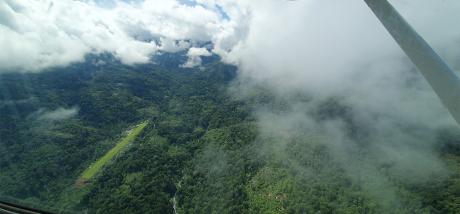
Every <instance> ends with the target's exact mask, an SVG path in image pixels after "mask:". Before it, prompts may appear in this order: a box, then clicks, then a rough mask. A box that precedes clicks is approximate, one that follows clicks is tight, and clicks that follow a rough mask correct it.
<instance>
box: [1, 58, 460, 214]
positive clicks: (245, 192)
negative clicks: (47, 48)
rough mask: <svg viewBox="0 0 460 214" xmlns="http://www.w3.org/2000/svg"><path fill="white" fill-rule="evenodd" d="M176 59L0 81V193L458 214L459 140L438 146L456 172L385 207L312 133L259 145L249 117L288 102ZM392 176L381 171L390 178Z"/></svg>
mask: <svg viewBox="0 0 460 214" xmlns="http://www.w3.org/2000/svg"><path fill="white" fill-rule="evenodd" d="M180 54H181V53H179V54H177V55H174V54H165V55H163V56H162V57H163V58H162V57H160V58H158V59H157V60H156V63H151V64H145V65H136V66H126V65H123V64H121V63H120V62H118V61H117V60H116V59H114V58H113V57H111V56H110V55H99V56H94V55H93V56H91V55H90V56H87V57H86V59H85V61H84V62H81V63H76V64H73V65H71V66H68V67H61V68H53V69H49V70H47V71H43V72H40V73H27V74H19V73H10V74H1V75H0V121H1V123H0V137H1V138H0V181H1V182H0V195H2V196H12V197H16V198H19V199H25V200H26V201H27V202H29V203H32V204H34V203H35V204H44V205H46V206H49V207H51V209H55V210H57V211H59V210H60V209H63V210H75V211H76V212H79V211H82V212H85V211H87V212H89V213H174V212H176V213H315V212H325V213H389V212H394V213H456V211H458V210H459V209H460V188H459V187H460V168H459V167H458V166H459V163H460V154H459V152H458V151H459V147H458V142H459V141H458V139H459V138H458V136H459V135H458V133H457V132H456V130H440V131H439V137H438V138H439V139H438V140H439V141H442V142H443V143H442V144H441V143H440V145H443V146H442V147H440V148H436V149H438V150H439V151H440V153H441V154H443V160H444V161H445V162H446V164H447V165H448V166H449V167H450V169H451V173H450V175H449V176H448V177H447V178H444V177H439V178H435V179H432V180H429V181H428V182H426V183H421V184H411V183H404V182H401V181H399V180H398V179H397V178H395V177H391V176H388V177H385V178H383V179H388V182H391V183H392V184H393V186H395V190H394V191H395V192H397V193H398V196H399V197H398V198H397V201H395V200H394V199H393V198H392V199H388V201H385V200H386V199H387V198H385V197H384V196H382V197H380V198H379V197H376V196H375V195H373V193H370V192H369V191H368V189H366V188H365V187H363V185H362V184H361V183H359V182H356V181H355V180H353V179H351V178H350V175H349V174H347V173H346V172H345V170H344V169H343V166H341V165H340V163H337V162H336V161H335V160H334V159H333V158H331V155H332V154H331V153H329V150H328V149H329V148H328V144H327V143H325V142H324V141H325V139H321V138H318V137H316V136H312V135H309V134H308V133H307V132H305V134H301V135H289V133H286V134H285V135H286V139H282V140H281V139H278V137H279V136H278V135H270V134H265V135H261V134H260V133H259V132H260V130H261V128H260V124H259V123H258V122H257V121H256V120H255V119H254V112H253V109H254V108H255V107H256V106H257V107H260V106H263V108H270V109H275V110H276V111H279V112H283V111H285V108H286V107H285V106H284V103H285V101H283V100H282V99H277V98H275V97H274V96H272V95H271V94H270V91H269V90H266V89H265V88H263V87H262V88H259V90H255V91H254V92H253V93H252V94H251V95H250V96H247V97H245V98H235V96H234V95H233V94H231V93H230V92H229V87H232V86H231V85H232V84H233V83H235V81H236V79H235V77H236V75H237V73H236V68H235V67H234V66H230V65H225V64H223V63H221V62H218V61H217V60H216V58H215V56H212V57H209V58H206V59H204V60H203V63H204V64H203V65H202V66H201V67H197V68H193V69H189V68H180V67H178V65H180V64H181V63H183V62H184V60H185V59H184V57H182V56H181V55H180ZM182 54H183V53H182ZM300 98H301V99H305V100H307V101H308V98H302V97H300ZM307 101H306V102H307ZM321 106H322V108H321V109H318V112H317V119H318V120H324V119H325V118H331V117H332V118H333V117H339V118H345V119H344V120H345V121H347V124H345V125H346V126H347V127H348V128H349V130H350V131H349V134H350V135H352V136H356V139H358V138H359V136H360V134H362V133H360V132H359V130H360V127H359V124H355V123H354V121H352V120H351V119H349V118H352V117H350V114H352V112H351V111H350V110H349V109H348V107H347V106H346V105H345V104H343V103H341V102H340V100H339V99H337V100H334V99H330V100H326V101H324V104H323V105H321ZM146 120H148V121H149V123H148V125H147V126H146V127H145V129H144V130H143V131H142V133H140V134H139V136H138V137H137V138H136V139H135V140H134V141H133V143H132V145H130V146H129V147H128V148H127V149H126V151H124V152H123V153H122V154H121V155H119V156H117V157H116V158H115V159H114V160H113V161H111V162H110V163H109V164H108V165H107V166H106V167H105V168H104V169H103V170H102V171H101V172H100V173H99V174H98V176H96V177H95V178H94V179H93V180H91V182H89V183H88V185H87V186H86V187H85V188H84V189H78V188H79V187H76V186H75V185H74V184H75V181H76V180H77V179H78V177H79V176H80V174H81V173H82V172H83V171H84V170H85V169H86V168H87V167H88V166H89V165H91V163H93V162H94V161H96V160H97V159H99V158H100V157H101V156H103V155H104V154H105V153H106V152H107V151H108V150H110V149H111V148H113V147H114V145H115V144H116V143H117V142H118V141H119V139H120V138H122V137H123V136H124V135H123V133H124V132H125V131H126V130H129V129H130V128H131V127H132V126H134V125H136V124H138V123H139V122H141V121H146ZM271 123H273V124H276V123H277V121H272V122H271ZM280 126H282V124H281V125H280ZM299 128H301V127H299ZM281 131H282V130H280V132H281ZM281 142H282V143H281ZM365 149H366V148H365V146H363V151H365ZM389 167H391V166H386V165H382V166H381V168H380V169H379V170H381V171H382V173H383V174H385V170H388V168H389Z"/></svg>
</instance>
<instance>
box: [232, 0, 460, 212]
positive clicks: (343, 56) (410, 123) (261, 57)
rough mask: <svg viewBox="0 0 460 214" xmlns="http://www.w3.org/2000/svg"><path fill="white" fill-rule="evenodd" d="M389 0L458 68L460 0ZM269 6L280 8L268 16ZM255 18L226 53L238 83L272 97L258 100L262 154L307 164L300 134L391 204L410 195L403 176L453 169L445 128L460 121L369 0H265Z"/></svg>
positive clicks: (250, 94)
mask: <svg viewBox="0 0 460 214" xmlns="http://www.w3.org/2000/svg"><path fill="white" fill-rule="evenodd" d="M392 3H394V5H395V7H396V8H397V9H400V10H401V13H402V14H403V16H406V17H407V19H408V21H409V22H410V23H411V24H413V25H414V27H415V28H416V29H417V30H419V31H420V33H421V34H422V36H426V37H427V40H428V42H431V44H433V45H434V48H435V49H436V50H437V51H439V52H440V54H441V55H442V57H444V59H445V60H446V61H447V63H448V64H450V65H452V66H454V67H456V69H458V63H456V61H457V60H456V59H458V56H459V54H460V49H459V48H458V47H459V45H458V44H459V42H460V30H458V29H453V28H452V26H454V25H452V24H453V23H454V20H458V18H460V17H459V16H458V15H456V14H455V12H454V10H453V9H452V8H457V10H458V9H460V4H458V2H454V1H445V2H439V1H436V2H435V1H421V2H419V1H417V3H415V2H407V1H401V2H396V1H392ZM269 14H277V16H276V17H271V18H270V21H268V20H267V19H268V16H269ZM424 20H428V21H424ZM249 26H250V27H249V29H250V31H249V34H248V36H247V38H246V40H244V41H243V42H242V43H240V45H239V46H237V47H236V49H234V50H233V52H231V53H230V54H229V59H231V60H233V61H234V62H237V64H238V65H239V79H238V81H237V82H236V83H235V84H234V86H233V88H232V89H231V91H232V92H233V93H234V94H235V96H236V97H238V98H242V99H252V98H254V96H260V95H261V94H269V97H271V98H270V101H261V102H259V103H258V104H256V105H257V107H256V108H255V109H254V114H255V115H256V118H257V124H258V127H259V132H260V135H259V137H258V140H257V142H256V143H255V144H256V145H257V147H256V148H257V149H258V150H259V152H260V153H262V156H264V154H265V155H268V154H269V155H268V156H270V157H273V156H275V157H277V158H278V160H279V161H280V162H285V163H287V164H285V166H286V167H287V168H292V169H294V170H296V171H299V172H300V171H308V170H310V169H308V167H305V166H303V165H302V164H295V162H296V161H301V160H295V159H296V157H293V156H291V153H289V152H287V151H288V150H289V149H290V147H292V146H294V144H293V143H292V142H295V141H301V142H302V143H305V144H312V143H313V144H320V145H322V146H324V147H325V148H326V150H327V153H328V154H329V156H328V157H329V158H330V159H331V161H332V162H333V163H334V164H337V165H338V166H339V168H341V169H343V170H344V172H345V174H346V175H347V176H348V177H349V178H350V179H351V180H352V182H353V183H355V184H357V185H359V186H360V187H361V188H363V189H364V190H365V191H366V192H369V194H370V195H371V196H372V197H373V198H374V199H375V200H377V201H378V203H380V204H379V206H382V207H384V208H386V209H390V208H391V207H400V206H402V204H403V203H406V202H407V200H408V199H407V198H409V196H408V194H409V193H408V192H406V190H401V189H402V186H404V187H409V186H418V185H423V184H427V183H428V182H430V181H433V180H439V179H441V180H442V179H444V178H445V177H447V176H448V175H449V170H448V169H447V167H446V165H445V163H444V162H443V161H442V160H441V157H440V155H441V154H440V148H441V147H442V146H443V145H442V143H443V142H441V141H440V140H439V133H440V132H441V131H442V130H454V132H458V126H457V124H455V122H454V120H453V119H452V118H451V116H450V115H449V113H448V112H447V110H446V109H445V108H444V107H443V106H442V104H441V102H440V101H439V99H438V98H437V97H436V95H435V93H434V92H433V91H432V89H431V88H430V86H429V85H428V84H427V83H426V81H425V80H424V79H423V77H422V76H421V74H420V73H418V71H417V70H416V69H415V68H414V66H413V65H412V64H411V62H410V61H409V59H408V58H407V57H406V56H405V55H404V53H403V52H402V51H401V50H400V49H399V47H398V46H397V44H396V43H395V42H394V41H392V39H391V37H390V36H389V34H388V33H387V32H386V31H385V29H384V28H383V26H381V24H380V23H379V22H378V20H377V19H376V18H375V17H373V14H372V13H371V11H370V10H369V9H368V8H367V7H366V5H365V4H364V2H362V1H352V2H351V1H346V2H345V1H331V2H329V1H328V2H324V1H298V2H293V3H292V4H291V5H288V6H286V5H285V4H284V3H272V4H267V5H265V6H264V7H263V8H258V10H254V11H253V13H252V17H251V22H250V24H249ZM453 46H455V47H457V48H452V47H453ZM305 155H308V154H305ZM297 159H298V158H297ZM329 166H330V165H329ZM324 167H328V165H327V164H326V165H325V166H324ZM311 173H313V172H310V173H309V174H311ZM337 173H339V172H337ZM307 174H308V173H307ZM320 174H321V173H318V175H317V176H318V177H319V176H321V175H320ZM411 200H412V199H411ZM417 200H418V199H413V200H412V201H415V202H412V203H418V202H417ZM415 206H416V207H417V206H418V205H415Z"/></svg>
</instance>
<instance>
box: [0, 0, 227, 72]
mask: <svg viewBox="0 0 460 214" xmlns="http://www.w3.org/2000/svg"><path fill="white" fill-rule="evenodd" d="M227 22H228V21H225V20H224V19H223V18H222V15H221V13H219V12H218V11H216V10H214V9H212V8H205V7H204V6H200V5H184V4H180V3H179V2H177V1H174V0H159V1H145V2H132V3H125V2H121V1H116V3H115V5H114V6H113V7H100V6H99V5H98V4H96V3H95V2H92V1H73V0H62V1H61V0H60V1H53V0H44V1H34V0H5V1H1V2H0V35H1V37H0V46H1V47H2V52H1V53H0V71H40V70H42V69H46V68H49V67H53V66H65V65H68V64H69V63H72V62H78V61H81V60H83V58H84V56H85V55H86V54H88V53H102V52H109V53H112V54H114V56H115V57H117V58H118V59H120V60H121V61H122V62H123V63H126V64H135V63H145V62H148V61H149V60H150V57H151V56H152V55H153V54H154V53H155V52H156V51H158V50H161V51H167V52H176V51H179V50H183V49H186V48H188V47H189V46H191V44H190V43H194V42H200V41H201V42H202V41H211V40H213V39H214V37H216V35H218V34H219V32H220V31H222V28H224V25H226V23H227Z"/></svg>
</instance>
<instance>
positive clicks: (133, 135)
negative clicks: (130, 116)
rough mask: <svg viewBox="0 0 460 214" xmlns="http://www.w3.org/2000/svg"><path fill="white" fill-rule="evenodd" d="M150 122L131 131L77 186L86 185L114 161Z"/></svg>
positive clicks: (94, 165)
mask: <svg viewBox="0 0 460 214" xmlns="http://www.w3.org/2000/svg"><path fill="white" fill-rule="evenodd" d="M147 124H148V122H147V121H145V122H143V123H141V124H139V125H137V126H136V127H135V128H133V129H132V130H130V131H129V132H128V134H127V135H126V136H125V137H124V138H122V139H121V140H120V142H119V143H117V145H115V147H113V148H112V149H110V150H109V151H108V152H107V153H105V155H104V156H102V157H101V158H99V160H97V161H96V162H94V163H93V164H91V165H90V166H89V167H88V168H87V169H86V170H85V171H84V172H83V173H82V174H81V176H80V178H79V179H78V180H77V185H84V184H85V183H86V182H87V181H88V180H90V179H91V178H93V177H94V176H95V175H96V174H97V173H98V172H99V171H100V170H101V169H102V168H103V167H104V166H105V165H106V164H107V163H108V162H109V161H110V160H112V159H113V158H114V157H115V156H116V155H117V154H118V153H119V152H120V151H122V149H123V148H125V147H126V146H127V145H129V144H130V143H131V142H133V141H134V140H135V139H136V137H137V136H138V135H139V134H140V133H141V132H142V130H143V129H144V128H145V127H146V126H147Z"/></svg>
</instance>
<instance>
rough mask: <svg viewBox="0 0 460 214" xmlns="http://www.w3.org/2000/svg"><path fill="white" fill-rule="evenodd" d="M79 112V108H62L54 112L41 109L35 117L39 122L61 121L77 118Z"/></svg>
mask: <svg viewBox="0 0 460 214" xmlns="http://www.w3.org/2000/svg"><path fill="white" fill-rule="evenodd" d="M78 111H79V109H78V107H72V108H69V109H66V108H62V107H60V108H57V109H55V110H52V111H48V110H45V109H40V110H38V111H37V112H35V113H34V114H33V116H34V117H36V118H37V119H38V120H44V121H59V120H65V119H69V118H71V117H74V116H76V115H77V114H78Z"/></svg>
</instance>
